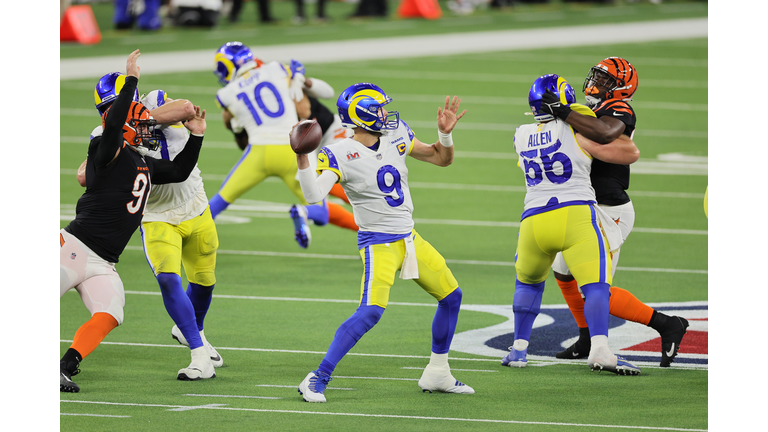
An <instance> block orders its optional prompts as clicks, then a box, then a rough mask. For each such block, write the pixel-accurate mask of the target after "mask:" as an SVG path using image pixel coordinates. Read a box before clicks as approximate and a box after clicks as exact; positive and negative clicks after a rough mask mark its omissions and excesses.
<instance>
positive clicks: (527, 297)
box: [512, 278, 544, 341]
mask: <svg viewBox="0 0 768 432" xmlns="http://www.w3.org/2000/svg"><path fill="white" fill-rule="evenodd" d="M543 293H544V282H540V283H537V284H528V283H523V282H520V280H518V279H517V278H515V295H514V297H513V299H512V310H513V311H514V312H515V339H523V340H526V341H527V340H530V339H531V330H532V329H533V322H534V321H535V320H536V317H537V316H538V315H539V311H540V310H541V295H542V294H543Z"/></svg>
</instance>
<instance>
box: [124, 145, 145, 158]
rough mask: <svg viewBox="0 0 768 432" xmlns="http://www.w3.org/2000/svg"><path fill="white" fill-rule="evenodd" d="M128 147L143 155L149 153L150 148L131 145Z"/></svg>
mask: <svg viewBox="0 0 768 432" xmlns="http://www.w3.org/2000/svg"><path fill="white" fill-rule="evenodd" d="M128 148H130V149H131V150H133V151H135V152H136V153H138V154H140V155H141V156H146V155H147V154H149V149H148V148H146V147H144V146H132V145H129V146H128Z"/></svg>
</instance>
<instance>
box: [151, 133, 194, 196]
mask: <svg viewBox="0 0 768 432" xmlns="http://www.w3.org/2000/svg"><path fill="white" fill-rule="evenodd" d="M202 146H203V136H202V135H193V134H190V135H189V139H188V140H187V144H186V145H185V146H184V150H182V151H181V153H179V154H178V155H176V157H175V158H174V159H173V160H172V161H171V160H166V159H154V158H149V157H148V158H146V161H147V163H151V164H152V166H153V172H152V183H153V184H165V183H179V182H183V181H184V180H186V179H187V177H189V174H190V173H191V172H192V170H193V169H194V168H195V165H196V164H197V158H198V156H200V148H201V147H202Z"/></svg>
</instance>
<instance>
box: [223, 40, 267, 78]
mask: <svg viewBox="0 0 768 432" xmlns="http://www.w3.org/2000/svg"><path fill="white" fill-rule="evenodd" d="M251 60H253V61H255V62H256V66H257V67H258V66H261V65H262V64H264V62H262V61H261V60H259V59H257V58H255V57H254V56H253V53H252V52H251V49H250V48H248V47H247V46H245V45H243V43H242V42H236V41H235V42H227V43H225V44H224V45H222V46H221V47H220V48H219V50H218V51H216V55H215V56H214V59H213V67H214V70H213V74H214V75H216V77H217V78H218V79H219V83H220V84H221V85H222V86H225V85H227V84H229V82H230V81H232V79H233V78H234V77H235V75H237V71H238V69H240V68H241V67H242V66H243V65H244V64H246V63H248V62H249V61H251Z"/></svg>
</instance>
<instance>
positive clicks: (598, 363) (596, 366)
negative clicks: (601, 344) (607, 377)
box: [587, 348, 640, 375]
mask: <svg viewBox="0 0 768 432" xmlns="http://www.w3.org/2000/svg"><path fill="white" fill-rule="evenodd" d="M595 351H597V352H595ZM587 365H588V366H589V368H590V369H592V371H598V372H602V371H608V372H611V373H615V374H616V375H640V368H639V367H637V366H635V365H633V364H632V363H630V362H628V361H627V360H626V359H625V358H623V357H619V356H617V355H615V354H613V353H612V352H611V351H610V350H608V349H607V348H604V349H597V350H595V349H593V350H591V351H590V352H589V358H588V359H587Z"/></svg>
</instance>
